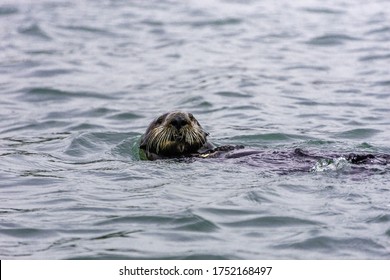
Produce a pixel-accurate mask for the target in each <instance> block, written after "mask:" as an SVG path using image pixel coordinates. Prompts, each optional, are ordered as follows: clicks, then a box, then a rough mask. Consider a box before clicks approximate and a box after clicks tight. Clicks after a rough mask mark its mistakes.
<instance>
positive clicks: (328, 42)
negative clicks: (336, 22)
mask: <svg viewBox="0 0 390 280" xmlns="http://www.w3.org/2000/svg"><path fill="white" fill-rule="evenodd" d="M357 40H360V39H359V38H356V37H351V36H347V35H344V34H329V35H324V36H319V37H314V38H313V39H311V40H309V41H307V42H306V43H307V44H309V45H317V46H335V45H342V44H344V43H346V42H348V41H357Z"/></svg>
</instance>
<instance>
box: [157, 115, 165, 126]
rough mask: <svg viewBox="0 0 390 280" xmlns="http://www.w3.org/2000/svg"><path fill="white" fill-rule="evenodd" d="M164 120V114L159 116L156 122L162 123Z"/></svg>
mask: <svg viewBox="0 0 390 280" xmlns="http://www.w3.org/2000/svg"><path fill="white" fill-rule="evenodd" d="M163 120H164V117H163V116H161V117H159V118H158V119H157V120H156V124H161V123H162V122H163Z"/></svg>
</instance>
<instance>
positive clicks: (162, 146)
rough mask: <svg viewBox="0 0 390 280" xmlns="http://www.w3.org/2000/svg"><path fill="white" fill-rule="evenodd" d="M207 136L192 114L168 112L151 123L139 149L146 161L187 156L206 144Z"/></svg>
mask: <svg viewBox="0 0 390 280" xmlns="http://www.w3.org/2000/svg"><path fill="white" fill-rule="evenodd" d="M207 135H208V133H207V132H205V131H204V130H203V128H202V127H201V125H200V124H199V122H198V121H197V120H196V119H195V117H194V116H193V115H192V114H190V113H185V112H170V113H166V114H164V115H161V116H160V117H158V118H157V119H155V120H154V121H153V122H151V124H150V125H149V127H148V128H147V130H146V132H145V134H144V135H143V136H142V138H141V144H140V149H141V150H143V151H144V152H145V154H146V157H147V158H148V159H157V158H169V157H181V156H188V155H191V154H194V153H198V152H199V150H200V149H201V148H202V147H204V146H205V145H206V144H207V139H206V137H207Z"/></svg>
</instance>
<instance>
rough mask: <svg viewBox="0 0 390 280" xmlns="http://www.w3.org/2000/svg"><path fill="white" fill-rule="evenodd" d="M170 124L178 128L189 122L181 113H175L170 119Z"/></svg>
mask: <svg viewBox="0 0 390 280" xmlns="http://www.w3.org/2000/svg"><path fill="white" fill-rule="evenodd" d="M170 124H171V125H172V126H173V127H175V128H176V129H177V130H180V129H181V128H182V127H183V126H185V125H187V124H189V122H188V120H187V118H185V117H184V116H181V115H176V116H174V117H173V118H172V120H171V121H170Z"/></svg>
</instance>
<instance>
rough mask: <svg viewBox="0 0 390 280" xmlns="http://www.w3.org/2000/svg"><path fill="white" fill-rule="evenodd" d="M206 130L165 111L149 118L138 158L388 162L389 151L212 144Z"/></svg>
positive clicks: (188, 116) (189, 116) (188, 117)
mask: <svg viewBox="0 0 390 280" xmlns="http://www.w3.org/2000/svg"><path fill="white" fill-rule="evenodd" d="M208 135H209V134H208V133H207V132H206V131H205V130H204V129H203V127H202V126H201V125H200V124H199V122H198V121H197V119H196V118H195V117H194V116H193V115H192V114H191V113H186V112H181V111H174V112H169V113H165V114H163V115H161V116H160V117H158V118H156V119H155V120H153V121H152V122H151V123H150V125H149V127H148V128H147V130H146V132H145V134H143V135H142V137H141V142H140V152H141V158H145V157H146V159H149V160H156V159H164V158H190V157H192V158H194V157H195V158H196V157H197V158H221V157H224V158H240V157H244V156H248V155H257V156H258V157H262V158H263V159H266V160H267V161H270V160H272V159H275V161H276V160H279V161H280V160H283V158H286V159H287V158H296V159H300V161H301V162H304V163H315V162H317V161H320V160H332V159H334V158H340V157H342V158H344V159H345V160H346V161H347V162H349V163H352V164H369V163H372V164H381V165H386V164H389V163H390V155H385V154H378V155H373V154H355V153H350V154H348V155H336V154H331V155H329V154H328V155H311V154H308V153H307V152H304V151H303V150H302V149H299V148H297V149H294V151H293V152H291V153H286V152H272V153H268V154H265V152H264V151H259V150H248V149H244V147H243V146H231V145H225V146H220V147H216V146H214V145H212V144H211V143H210V142H208V141H207V136H208ZM142 154H143V155H142Z"/></svg>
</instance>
